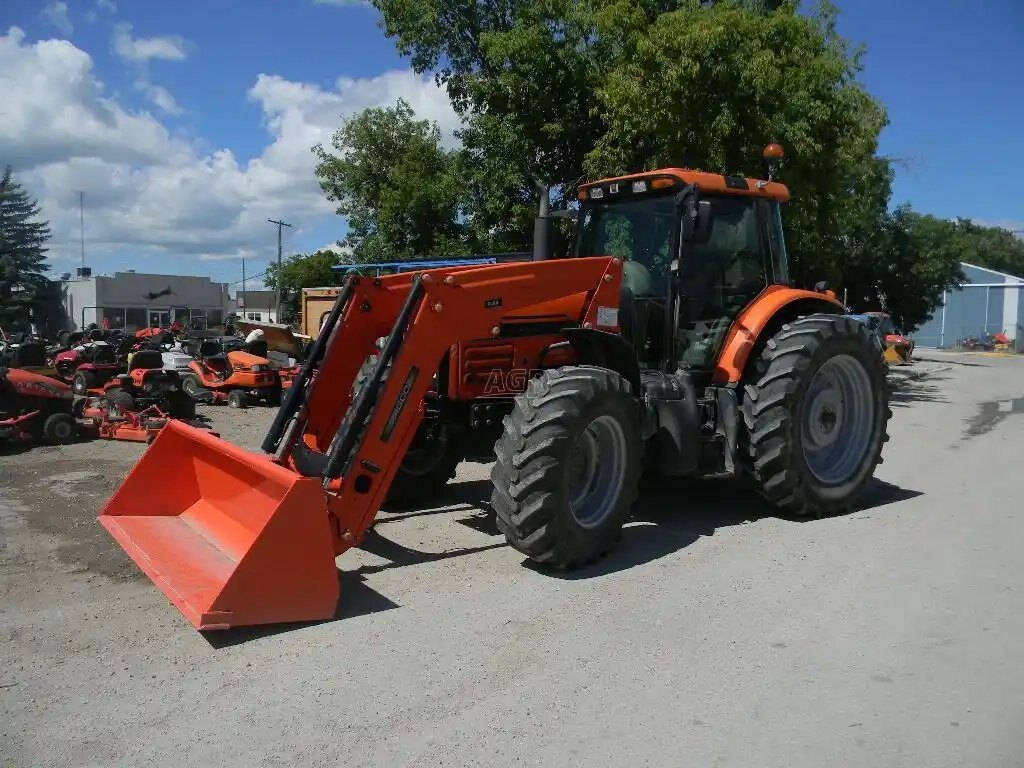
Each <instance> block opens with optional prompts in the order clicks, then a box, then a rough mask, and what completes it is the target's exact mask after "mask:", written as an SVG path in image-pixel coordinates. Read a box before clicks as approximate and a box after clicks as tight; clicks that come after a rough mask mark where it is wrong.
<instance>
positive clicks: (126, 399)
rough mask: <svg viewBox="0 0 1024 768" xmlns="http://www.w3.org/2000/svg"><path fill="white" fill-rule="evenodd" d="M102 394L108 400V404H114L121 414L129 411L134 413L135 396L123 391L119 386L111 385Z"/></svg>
mask: <svg viewBox="0 0 1024 768" xmlns="http://www.w3.org/2000/svg"><path fill="white" fill-rule="evenodd" d="M103 396H104V397H105V398H107V400H108V401H110V404H111V405H113V406H115V407H116V408H117V410H119V411H120V412H121V413H122V414H124V413H128V412H129V411H130V412H132V413H134V412H135V409H136V405H135V398H134V397H132V395H131V393H130V392H125V391H124V390H123V389H121V388H120V387H111V388H110V389H108V390H107V391H106V392H105V393H104V394H103Z"/></svg>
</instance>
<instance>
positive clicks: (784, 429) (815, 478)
mask: <svg viewBox="0 0 1024 768" xmlns="http://www.w3.org/2000/svg"><path fill="white" fill-rule="evenodd" d="M742 413H743V419H744V422H745V424H744V426H745V429H744V430H742V432H743V435H742V439H741V451H740V456H739V459H740V467H741V469H743V470H745V473H746V474H747V475H748V476H749V477H750V478H751V479H752V480H753V482H754V485H755V487H756V488H757V490H758V491H759V492H760V493H761V495H762V496H764V498H765V499H767V500H768V501H769V502H771V503H772V504H774V505H775V506H777V507H780V508H782V509H785V510H786V511H788V512H789V513H791V514H793V515H797V516H806V515H819V516H821V515H831V514H837V513H841V512H846V511H849V510H852V509H853V507H854V505H855V504H856V501H857V497H858V496H859V494H860V492H861V491H862V490H863V488H864V485H865V484H866V483H867V482H868V480H870V479H871V476H872V475H873V474H874V471H875V467H877V466H878V464H879V463H880V462H881V454H882V446H883V445H884V444H885V443H886V442H887V441H888V439H889V438H888V435H887V434H886V426H887V424H888V421H889V418H890V417H891V416H892V411H891V410H890V409H889V391H888V387H887V383H886V372H885V363H884V361H883V359H882V350H881V348H880V345H879V343H878V341H877V339H875V338H874V337H873V336H872V335H871V334H870V333H869V332H868V330H867V328H866V327H865V326H864V325H863V324H862V323H859V322H857V321H856V320H853V319H851V318H848V317H844V316H842V315H810V316H808V317H802V318H800V319H799V320H795V321H793V322H792V323H788V324H786V325H784V326H782V328H781V329H780V330H779V331H778V332H777V333H776V334H775V335H774V336H772V337H771V338H770V339H768V342H767V345H766V346H765V348H764V350H763V352H762V354H761V356H760V357H759V358H758V359H757V360H756V361H754V366H753V372H752V374H751V375H750V376H749V381H747V382H746V383H745V385H744V387H743V404H742ZM744 454H745V455H744Z"/></svg>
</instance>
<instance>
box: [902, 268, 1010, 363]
mask: <svg viewBox="0 0 1024 768" xmlns="http://www.w3.org/2000/svg"><path fill="white" fill-rule="evenodd" d="M960 266H961V267H962V268H963V271H964V275H966V277H967V281H966V282H965V283H964V284H963V285H961V286H960V288H958V289H956V290H953V291H947V292H946V293H945V295H944V296H943V302H942V306H941V307H939V308H938V309H937V310H935V314H934V315H933V316H932V318H931V319H930V320H928V321H927V322H926V323H924V324H923V325H922V326H921V327H920V328H918V329H917V331H915V332H914V333H913V334H912V336H913V338H914V340H915V341H916V342H917V344H918V345H919V346H924V347H955V346H956V345H957V342H958V341H959V340H961V339H965V338H969V337H972V336H973V337H975V338H981V337H983V336H985V335H987V334H996V333H1004V334H1006V335H1007V336H1008V337H1009V338H1010V339H1011V340H1014V341H1016V346H1017V347H1018V348H1021V346H1022V345H1024V294H1022V290H1024V279H1022V278H1020V277H1015V276H1014V275H1007V274H1006V273H1004V272H997V271H996V270H994V269H988V268H986V267H977V266H975V265H974V264H967V263H961V265H960Z"/></svg>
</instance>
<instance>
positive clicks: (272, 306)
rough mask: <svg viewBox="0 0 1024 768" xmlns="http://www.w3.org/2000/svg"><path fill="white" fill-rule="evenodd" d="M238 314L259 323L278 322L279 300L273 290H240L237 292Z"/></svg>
mask: <svg viewBox="0 0 1024 768" xmlns="http://www.w3.org/2000/svg"><path fill="white" fill-rule="evenodd" d="M235 302H236V306H237V307H238V310H237V311H238V316H239V317H240V318H242V319H243V320H253V321H255V322H257V323H276V322H277V302H276V300H275V298H274V292H273V291H238V292H237V293H236V294H235Z"/></svg>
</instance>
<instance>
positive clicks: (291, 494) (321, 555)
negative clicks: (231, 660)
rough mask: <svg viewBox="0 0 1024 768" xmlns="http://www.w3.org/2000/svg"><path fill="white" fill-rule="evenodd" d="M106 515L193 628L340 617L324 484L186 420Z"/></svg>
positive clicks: (168, 433) (162, 436)
mask: <svg viewBox="0 0 1024 768" xmlns="http://www.w3.org/2000/svg"><path fill="white" fill-rule="evenodd" d="M99 521H100V523H101V524H102V525H103V527H104V528H106V529H107V530H108V531H110V534H111V535H112V536H113V537H114V538H115V539H116V540H117V542H118V543H119V544H120V545H121V546H122V547H123V548H124V550H125V552H127V553H128V555H129V556H130V557H131V558H132V560H134V561H135V563H136V564H137V565H138V566H139V567H140V568H141V569H142V570H143V571H145V573H146V575H147V576H149V578H150V579H152V580H153V583H155V584H156V585H157V586H158V587H159V588H160V589H161V590H162V591H163V593H164V594H165V595H167V597H168V598H169V599H170V601H171V602H172V603H174V604H175V605H176V606H177V607H178V609H179V610H180V611H181V612H182V613H183V614H184V615H185V618H187V619H188V620H189V621H190V622H191V623H192V624H193V625H194V626H195V627H196V628H197V629H204V630H205V629H228V628H229V627H236V626H244V625H250V624H271V623H275V624H276V623H281V622H294V621H313V620H317V619H327V618H330V617H332V616H333V615H334V613H335V610H336V607H337V604H338V594H339V581H338V569H337V567H336V566H335V563H334V557H335V555H334V548H333V540H332V537H331V530H330V523H329V521H328V513H327V503H326V499H325V497H324V492H323V488H322V487H321V485H320V481H319V480H318V479H317V478H306V477H302V476H300V475H298V474H296V473H294V472H292V471H291V470H289V469H286V468H285V467H282V466H280V465H279V464H275V463H273V462H272V461H270V459H269V458H267V457H265V456H261V455H256V454H252V453H249V452H247V451H244V450H242V449H241V448H238V447H236V446H234V445H232V444H230V443H228V442H227V441H225V440H221V439H220V438H217V437H213V436H212V435H210V434H209V433H207V432H205V431H203V430H198V429H194V428H193V427H190V426H188V425H186V424H183V423H181V422H180V421H170V422H168V423H167V426H165V427H164V428H163V429H162V430H161V431H160V433H159V435H158V436H157V438H156V440H155V441H154V442H153V444H152V445H151V446H150V447H149V449H148V450H147V451H146V453H145V455H143V457H142V459H141V460H140V461H139V463H138V464H137V465H136V466H135V468H134V469H133V470H132V471H131V473H130V474H129V475H128V477H127V478H125V480H124V482H123V483H122V484H121V487H120V488H118V489H117V491H116V492H115V493H114V495H113V497H112V498H111V499H110V501H108V502H107V504H106V506H104V508H103V510H102V511H101V512H100V517H99Z"/></svg>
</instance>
